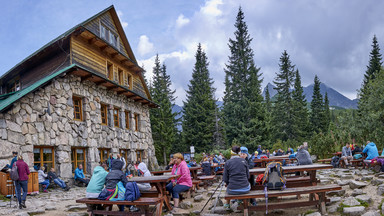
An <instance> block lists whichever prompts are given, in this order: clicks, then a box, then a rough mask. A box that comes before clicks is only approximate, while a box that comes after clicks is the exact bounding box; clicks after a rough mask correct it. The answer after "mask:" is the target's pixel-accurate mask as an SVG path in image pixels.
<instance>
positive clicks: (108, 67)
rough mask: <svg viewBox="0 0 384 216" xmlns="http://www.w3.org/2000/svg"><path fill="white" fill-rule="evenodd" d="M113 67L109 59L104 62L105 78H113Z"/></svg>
mask: <svg viewBox="0 0 384 216" xmlns="http://www.w3.org/2000/svg"><path fill="white" fill-rule="evenodd" d="M113 68H114V65H113V63H112V62H110V61H107V63H106V71H107V78H108V79H109V80H112V81H113V80H114V75H115V74H114V71H113Z"/></svg>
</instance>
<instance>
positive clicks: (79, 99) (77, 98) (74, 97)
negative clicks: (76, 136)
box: [72, 95, 83, 121]
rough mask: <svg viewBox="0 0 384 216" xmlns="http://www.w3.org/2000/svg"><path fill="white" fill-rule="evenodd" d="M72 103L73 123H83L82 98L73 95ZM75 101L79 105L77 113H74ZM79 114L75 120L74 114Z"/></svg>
mask: <svg viewBox="0 0 384 216" xmlns="http://www.w3.org/2000/svg"><path fill="white" fill-rule="evenodd" d="M72 101H73V120H75V121H83V98H82V97H79V96H75V95H73V96H72ZM76 101H79V102H80V104H79V106H78V107H79V112H76V107H77V105H76ZM77 113H78V114H79V115H80V118H77V117H76V114H77Z"/></svg>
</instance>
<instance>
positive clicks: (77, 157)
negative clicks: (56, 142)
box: [71, 148, 87, 173]
mask: <svg viewBox="0 0 384 216" xmlns="http://www.w3.org/2000/svg"><path fill="white" fill-rule="evenodd" d="M85 152H86V149H85V148H72V154H71V161H72V172H75V169H76V168H77V167H79V165H80V164H81V165H83V172H84V173H86V170H87V167H86V163H85V161H86V154H85Z"/></svg>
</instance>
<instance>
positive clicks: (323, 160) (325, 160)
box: [317, 158, 332, 164]
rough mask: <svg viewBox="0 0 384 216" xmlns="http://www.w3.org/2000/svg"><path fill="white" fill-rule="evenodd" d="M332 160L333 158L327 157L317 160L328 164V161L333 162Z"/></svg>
mask: <svg viewBox="0 0 384 216" xmlns="http://www.w3.org/2000/svg"><path fill="white" fill-rule="evenodd" d="M331 161H332V158H326V159H321V160H318V161H317V162H319V163H323V164H326V163H331Z"/></svg>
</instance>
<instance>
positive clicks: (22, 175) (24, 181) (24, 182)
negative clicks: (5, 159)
mask: <svg viewBox="0 0 384 216" xmlns="http://www.w3.org/2000/svg"><path fill="white" fill-rule="evenodd" d="M16 166H17V171H18V172H19V180H17V181H16V193H17V199H18V201H19V208H20V209H22V208H27V206H26V205H25V200H26V199H27V193H28V175H29V173H30V172H29V168H28V164H27V163H25V162H24V160H23V156H21V155H19V156H18V157H17V161H16ZM21 188H23V197H21Z"/></svg>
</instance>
